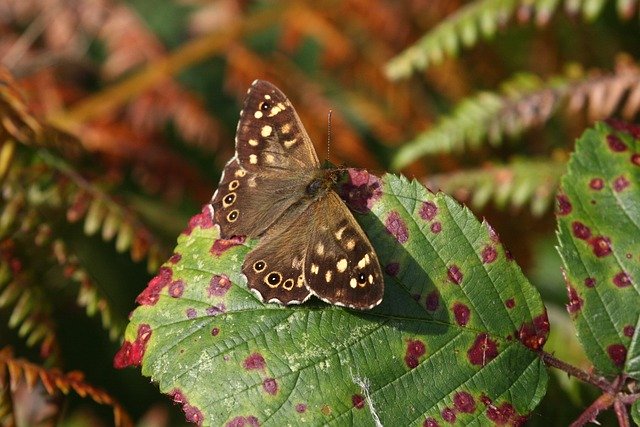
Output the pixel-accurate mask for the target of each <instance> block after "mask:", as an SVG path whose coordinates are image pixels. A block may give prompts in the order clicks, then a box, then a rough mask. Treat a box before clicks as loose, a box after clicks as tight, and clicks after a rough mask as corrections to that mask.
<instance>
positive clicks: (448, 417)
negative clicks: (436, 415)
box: [440, 408, 456, 424]
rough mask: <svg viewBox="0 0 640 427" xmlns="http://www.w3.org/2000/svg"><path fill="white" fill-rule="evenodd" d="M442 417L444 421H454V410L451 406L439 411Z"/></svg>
mask: <svg viewBox="0 0 640 427" xmlns="http://www.w3.org/2000/svg"><path fill="white" fill-rule="evenodd" d="M440 415H441V416H442V419H443V420H445V421H446V422H448V423H450V424H453V423H455V422H456V412H455V411H454V410H453V409H451V408H444V409H443V410H442V412H440Z"/></svg>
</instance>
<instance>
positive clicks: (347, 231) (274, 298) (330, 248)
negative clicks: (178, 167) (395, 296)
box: [211, 80, 384, 310]
mask: <svg viewBox="0 0 640 427" xmlns="http://www.w3.org/2000/svg"><path fill="white" fill-rule="evenodd" d="M235 142H236V153H235V156H234V157H233V158H232V159H231V160H230V161H229V162H228V163H227V164H226V166H225V168H224V171H223V173H222V177H221V178H220V184H219V186H218V189H217V190H216V192H215V193H214V195H213V198H212V199H211V206H212V207H213V215H214V221H215V222H216V223H217V224H218V225H219V227H220V237H221V238H223V239H229V238H232V237H234V236H246V237H249V238H259V239H260V240H259V242H258V244H257V246H255V247H254V248H253V249H252V250H251V251H250V252H249V253H248V254H247V255H246V257H245V260H244V262H243V265H242V273H243V274H244V275H245V276H246V278H247V283H248V287H249V289H251V290H252V291H253V292H254V293H255V294H256V295H257V296H258V297H259V298H260V299H261V300H262V301H266V302H277V303H281V304H300V303H303V302H305V301H306V300H307V299H309V297H310V296H311V295H315V296H316V297H318V298H319V299H321V300H322V301H325V302H327V303H330V304H335V305H339V306H346V307H349V308H354V309H363V310H364V309H370V308H373V307H375V306H376V305H378V304H379V303H380V302H381V301H382V297H383V294H384V282H383V276H382V272H381V270H380V264H379V262H378V257H377V256H376V253H375V251H374V250H373V247H372V246H371V243H370V242H369V239H368V238H367V236H366V234H365V233H364V232H363V231H362V228H360V226H359V225H358V223H357V222H356V220H355V218H354V217H353V215H352V214H351V212H350V211H349V209H348V208H347V206H346V205H345V203H344V202H343V201H342V199H340V197H339V196H338V194H337V193H336V191H335V188H336V185H337V183H338V181H339V180H340V178H341V175H342V173H343V172H344V168H343V169H338V168H332V167H329V168H323V167H321V165H320V162H319V160H318V156H317V155H316V152H315V149H314V147H313V144H312V142H311V139H310V138H309V135H307V132H306V130H305V129H304V126H303V125H302V123H301V121H300V118H299V117H298V114H297V113H296V111H295V109H294V108H293V106H292V104H291V102H290V101H289V99H287V97H286V96H285V95H284V94H283V93H282V92H281V91H280V90H279V89H278V88H277V87H275V86H274V85H272V84H271V83H269V82H267V81H264V80H255V81H254V82H253V83H252V85H251V87H250V88H249V90H248V91H247V95H246V98H245V100H244V106H243V108H242V110H241V111H240V120H239V122H238V127H237V130H236V139H235Z"/></svg>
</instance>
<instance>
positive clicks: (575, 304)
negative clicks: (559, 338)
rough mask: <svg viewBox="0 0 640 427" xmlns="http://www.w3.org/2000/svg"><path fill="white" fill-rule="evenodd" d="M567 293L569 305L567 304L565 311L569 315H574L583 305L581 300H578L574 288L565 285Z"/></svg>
mask: <svg viewBox="0 0 640 427" xmlns="http://www.w3.org/2000/svg"><path fill="white" fill-rule="evenodd" d="M567 293H568V294H569V304H567V311H568V312H569V314H574V313H577V312H578V311H580V309H581V308H582V304H583V302H584V301H583V299H582V298H580V295H578V292H577V291H576V290H575V288H574V287H573V286H571V285H569V284H567Z"/></svg>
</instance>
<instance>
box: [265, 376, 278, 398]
mask: <svg viewBox="0 0 640 427" xmlns="http://www.w3.org/2000/svg"><path fill="white" fill-rule="evenodd" d="M262 388H263V389H264V391H266V392H267V393H269V394H270V395H275V394H276V393H278V382H277V381H276V379H275V378H265V379H264V381H263V382H262Z"/></svg>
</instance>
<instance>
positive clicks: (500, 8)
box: [385, 0, 638, 80]
mask: <svg viewBox="0 0 640 427" xmlns="http://www.w3.org/2000/svg"><path fill="white" fill-rule="evenodd" d="M560 2H561V0H478V1H475V2H472V3H469V4H467V5H466V6H464V7H462V8H460V9H459V10H458V11H456V12H455V13H454V14H452V15H451V16H450V17H449V18H447V19H446V20H445V21H443V22H442V23H441V24H439V25H438V26H436V27H435V28H434V29H432V30H431V31H429V32H428V33H427V34H425V35H424V36H423V37H422V38H421V39H420V40H418V42H416V43H415V44H414V45H413V46H411V47H409V48H407V49H405V50H404V51H403V52H402V53H400V54H399V55H398V56H396V57H395V58H393V59H392V60H391V61H389V62H388V63H387V65H386V68H385V71H386V74H387V76H388V77H389V78H390V79H393V80H400V79H404V78H407V77H409V76H411V74H412V73H413V72H415V71H421V70H424V69H426V68H427V67H429V66H431V65H437V64H439V63H441V62H442V61H443V60H444V58H445V57H447V56H455V55H456V54H457V53H458V51H459V50H460V48H461V47H466V48H469V47H471V46H473V45H475V44H476V43H477V42H478V40H479V39H480V38H484V39H490V38H491V37H492V36H493V35H494V34H495V33H496V31H497V30H498V29H499V28H501V27H504V26H506V25H507V24H508V23H509V22H510V21H512V20H514V19H515V20H516V21H517V22H518V23H520V24H522V23H527V22H529V21H532V20H533V21H535V23H536V24H537V25H540V26H543V25H546V24H547V23H548V22H549V20H550V19H551V17H552V16H553V15H554V14H555V13H556V10H557V8H558V6H559V4H560ZM605 3H606V1H605V0H564V8H565V11H566V12H567V14H569V15H578V14H581V15H582V17H583V18H584V19H585V20H586V21H592V20H594V19H596V18H597V17H598V16H599V15H600V13H601V12H602V9H603V6H604V5H605ZM637 3H638V0H618V1H617V10H618V14H619V16H620V17H621V18H622V19H629V18H631V17H632V15H633V13H634V10H635V9H636V8H637Z"/></svg>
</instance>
